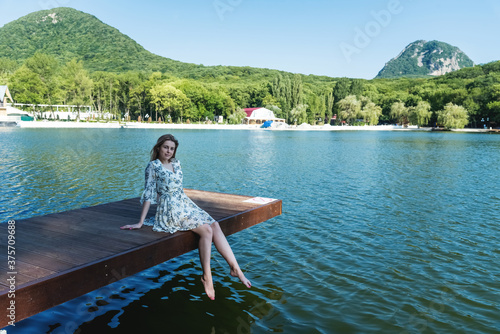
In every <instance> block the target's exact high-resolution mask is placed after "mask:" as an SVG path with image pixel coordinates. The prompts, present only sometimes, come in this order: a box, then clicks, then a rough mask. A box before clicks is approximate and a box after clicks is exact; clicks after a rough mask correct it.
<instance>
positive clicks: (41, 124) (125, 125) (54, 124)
mask: <svg viewBox="0 0 500 334" xmlns="http://www.w3.org/2000/svg"><path fill="white" fill-rule="evenodd" d="M18 127H21V128H98V129H119V128H122V129H192V130H260V131H269V130H273V131H432V128H418V127H415V126H411V127H407V128H403V127H401V126H399V125H365V126H330V125H309V124H301V125H298V126H293V125H292V126H289V127H279V128H267V129H263V128H261V127H260V125H259V124H257V125H256V124H253V125H245V124H238V125H232V124H173V123H162V124H158V123H137V122H107V123H105V122H61V121H36V122H32V121H31V122H30V121H20V122H18ZM452 131H459V132H475V133H477V132H488V131H489V130H488V129H455V130H452Z"/></svg>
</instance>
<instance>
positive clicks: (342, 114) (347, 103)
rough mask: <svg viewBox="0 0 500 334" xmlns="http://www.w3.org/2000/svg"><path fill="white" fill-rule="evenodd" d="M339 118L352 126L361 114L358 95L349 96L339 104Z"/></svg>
mask: <svg viewBox="0 0 500 334" xmlns="http://www.w3.org/2000/svg"><path fill="white" fill-rule="evenodd" d="M337 107H338V116H339V118H340V119H342V120H345V121H346V122H347V123H348V124H352V123H353V122H354V120H355V119H356V117H358V115H359V114H360V112H361V102H360V101H358V99H357V98H356V95H348V96H346V97H345V98H343V99H342V100H340V101H339V102H337Z"/></svg>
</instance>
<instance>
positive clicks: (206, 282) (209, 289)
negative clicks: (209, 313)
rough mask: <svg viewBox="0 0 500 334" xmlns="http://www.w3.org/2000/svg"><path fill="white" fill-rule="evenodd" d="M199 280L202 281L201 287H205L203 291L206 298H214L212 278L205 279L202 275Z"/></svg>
mask: <svg viewBox="0 0 500 334" xmlns="http://www.w3.org/2000/svg"><path fill="white" fill-rule="evenodd" d="M201 282H202V283H203V287H204V288H205V293H206V294H207V296H208V298H210V299H211V300H215V290H214V284H213V282H212V278H210V279H205V278H204V277H202V278H201Z"/></svg>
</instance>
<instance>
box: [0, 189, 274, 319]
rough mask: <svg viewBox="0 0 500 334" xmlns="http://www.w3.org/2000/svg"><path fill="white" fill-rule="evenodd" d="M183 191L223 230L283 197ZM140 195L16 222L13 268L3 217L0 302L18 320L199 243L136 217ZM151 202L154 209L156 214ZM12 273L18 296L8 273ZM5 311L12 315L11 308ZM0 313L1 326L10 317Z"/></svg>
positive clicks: (261, 217) (265, 213)
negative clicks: (12, 293) (156, 229)
mask: <svg viewBox="0 0 500 334" xmlns="http://www.w3.org/2000/svg"><path fill="white" fill-rule="evenodd" d="M185 192H186V194H187V195H188V196H189V197H190V198H191V199H192V200H193V201H194V202H195V203H196V204H197V205H198V206H200V207H201V208H203V209H204V210H205V211H207V212H208V213H209V214H210V215H211V216H212V217H213V218H214V219H216V220H217V221H219V223H220V226H221V228H222V230H223V231H224V233H225V234H226V235H230V234H233V233H236V232H238V231H241V230H243V229H245V228H248V227H251V226H253V225H256V224H258V223H261V222H264V221H266V220H268V219H271V218H273V217H276V216H278V215H280V214H281V206H282V202H281V200H272V201H266V200H261V199H259V198H252V197H248V196H240V195H230V194H221V193H214V192H206V191H199V190H189V189H185ZM140 208H141V207H140V203H139V199H138V198H133V199H127V200H123V201H118V202H113V203H108V204H102V205H97V206H93V207H87V208H82V209H76V210H71V211H66V212H60V213H55V214H49V215H45V216H40V217H33V218H29V219H23V220H19V221H16V222H15V268H14V270H12V268H9V267H8V262H7V251H8V248H7V247H8V245H7V234H8V224H0V235H2V242H1V244H0V252H1V254H2V257H1V258H2V259H3V260H2V261H1V262H0V270H1V273H2V274H1V277H2V279H1V281H0V306H1V307H2V309H3V310H4V311H3V312H5V310H6V308H8V307H9V306H10V305H11V302H12V300H14V301H15V321H16V322H18V321H20V320H23V319H25V318H28V317H30V316H32V315H34V314H37V313H39V312H42V311H44V310H47V309H49V308H51V307H53V306H56V305H59V304H61V303H64V302H66V301H69V300H71V299H73V298H76V297H79V296H81V295H84V294H86V293H88V292H90V291H93V290H96V289H98V288H101V287H103V286H106V285H108V284H111V283H113V282H116V281H117V280H119V279H122V278H125V277H127V276H130V275H133V274H136V273H138V272H140V271H142V270H145V269H147V268H150V267H152V266H155V265H157V264H160V263H162V262H165V261H167V260H169V259H171V258H174V257H176V256H179V255H181V254H184V253H186V252H189V251H191V250H194V249H196V248H197V246H198V245H197V244H198V238H197V236H196V235H195V233H193V232H189V231H188V232H177V233H174V234H169V233H158V232H153V231H152V229H151V227H150V226H143V227H142V229H139V230H132V231H130V230H120V228H119V227H120V226H122V225H126V224H135V223H136V222H137V221H138V218H139V215H140ZM155 210H156V206H154V205H152V206H151V208H150V212H149V215H154V212H155ZM10 272H15V274H14V275H13V276H15V298H11V296H9V283H8V281H7V279H8V278H9V277H10V274H9V273H10ZM8 312H9V310H7V314H6V315H8V314H9V313H8ZM9 321H10V320H9V318H8V317H7V316H5V315H4V316H2V317H1V318H0V328H3V327H5V326H7V325H8V324H9Z"/></svg>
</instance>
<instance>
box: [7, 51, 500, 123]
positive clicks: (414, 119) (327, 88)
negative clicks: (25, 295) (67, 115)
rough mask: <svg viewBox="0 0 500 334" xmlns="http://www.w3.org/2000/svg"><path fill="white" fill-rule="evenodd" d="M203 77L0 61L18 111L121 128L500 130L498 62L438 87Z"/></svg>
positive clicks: (442, 80)
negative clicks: (98, 119)
mask: <svg viewBox="0 0 500 334" xmlns="http://www.w3.org/2000/svg"><path fill="white" fill-rule="evenodd" d="M199 71H202V72H199V73H198V69H196V68H193V73H189V74H188V75H185V76H174V75H173V74H169V73H161V72H146V71H127V72H122V73H114V72H103V71H94V72H89V71H88V70H87V69H86V67H85V63H84V61H77V60H76V59H73V60H71V61H69V62H67V63H65V64H61V63H59V61H58V60H57V59H56V58H54V57H53V56H51V55H47V54H43V53H40V52H37V53H35V54H34V55H33V56H32V57H30V58H28V59H26V60H25V61H24V62H23V63H22V64H18V63H17V62H15V61H12V60H9V59H6V58H0V84H8V85H9V89H10V91H11V94H12V96H13V98H14V100H15V102H17V103H29V104H72V105H77V106H83V105H91V106H92V107H93V109H94V110H96V111H98V112H102V113H105V112H108V113H111V114H112V115H114V116H115V117H116V118H123V117H126V116H128V117H130V118H131V119H135V120H137V119H139V117H141V119H146V118H148V117H149V118H151V119H152V120H153V121H157V120H160V119H161V120H162V121H170V122H185V121H187V120H190V121H191V122H201V121H205V120H213V118H214V117H215V116H223V117H224V118H225V119H227V120H228V121H229V122H230V123H240V122H241V121H242V119H243V118H244V117H245V114H244V112H242V108H252V107H266V108H268V109H270V110H273V112H274V113H275V115H276V117H279V118H284V119H285V120H286V121H287V122H288V123H289V124H292V123H297V124H301V123H309V124H323V123H331V124H333V123H335V124H342V123H347V124H351V125H361V124H372V125H374V124H394V123H398V124H414V125H419V126H435V125H438V126H444V127H447V128H461V127H465V126H469V127H483V126H498V124H499V123H500V62H493V63H489V64H486V65H481V66H475V67H471V68H464V69H462V70H459V71H456V72H452V73H448V74H446V75H444V76H440V77H436V78H400V79H373V80H363V79H350V78H330V77H320V76H312V75H309V76H306V75H301V74H291V73H286V72H280V71H275V70H264V69H250V68H249V69H248V73H247V75H246V76H242V73H243V72H244V71H245V68H238V69H237V70H236V69H231V68H229V67H224V68H221V69H218V68H217V67H214V68H213V71H212V72H210V71H208V70H207V69H206V68H200V69H199ZM207 71H208V72H207ZM220 71H222V72H221V73H218V72H220ZM236 71H238V72H236ZM266 71H268V72H266ZM209 72H210V73H209ZM261 72H262V73H261ZM264 72H266V73H264ZM263 73H264V74H263ZM269 73H272V76H270V75H269ZM236 74H238V75H236Z"/></svg>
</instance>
